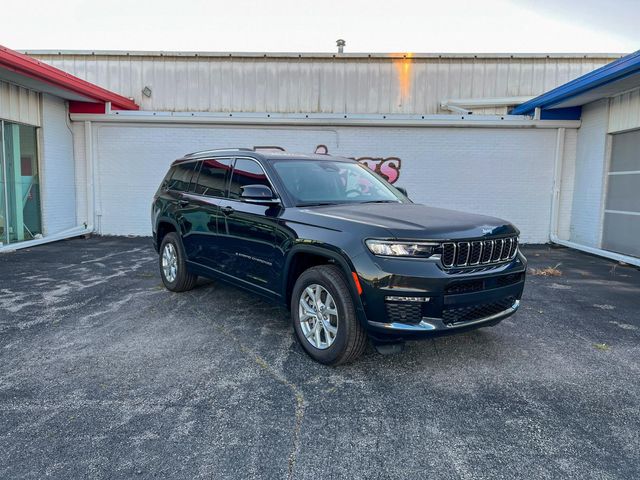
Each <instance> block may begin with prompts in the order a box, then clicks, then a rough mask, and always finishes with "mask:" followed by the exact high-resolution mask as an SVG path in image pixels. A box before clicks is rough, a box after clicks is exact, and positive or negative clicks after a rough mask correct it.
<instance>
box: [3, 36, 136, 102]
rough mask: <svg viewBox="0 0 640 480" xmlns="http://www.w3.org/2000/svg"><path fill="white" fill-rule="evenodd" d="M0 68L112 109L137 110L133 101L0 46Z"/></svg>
mask: <svg viewBox="0 0 640 480" xmlns="http://www.w3.org/2000/svg"><path fill="white" fill-rule="evenodd" d="M0 68H4V69H8V70H11V71H13V72H15V73H17V74H20V75H24V76H27V77H29V78H32V79H36V80H38V81H41V82H43V83H46V84H48V85H53V86H55V87H58V88H61V89H63V90H67V91H70V92H74V93H77V94H80V95H83V96H85V97H87V98H89V99H92V100H94V101H96V102H100V103H111V105H112V106H113V107H114V108H117V109H120V110H138V109H139V107H138V105H137V104H136V103H135V102H134V101H133V100H130V99H128V98H126V97H123V96H122V95H118V94H117V93H114V92H111V91H109V90H106V89H104V88H102V87H99V86H98V85H94V84H93V83H90V82H87V81H86V80H83V79H81V78H78V77H76V76H74V75H71V74H69V73H66V72H63V71H62V70H59V69H57V68H55V67H52V66H51V65H48V64H46V63H44V62H41V61H39V60H36V59H34V58H31V57H29V56H27V55H23V54H21V53H18V52H16V51H14V50H11V49H9V48H7V47H4V46H2V45H0Z"/></svg>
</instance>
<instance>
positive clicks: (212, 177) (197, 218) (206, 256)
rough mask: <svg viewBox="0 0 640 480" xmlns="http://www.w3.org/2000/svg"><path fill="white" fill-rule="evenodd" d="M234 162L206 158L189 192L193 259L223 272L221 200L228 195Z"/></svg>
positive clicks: (225, 159)
mask: <svg viewBox="0 0 640 480" xmlns="http://www.w3.org/2000/svg"><path fill="white" fill-rule="evenodd" d="M232 164H233V159H231V158H212V159H207V160H203V161H202V165H201V167H200V169H199V172H198V176H197V179H196V180H195V181H194V182H192V188H191V191H190V192H189V194H188V198H189V201H190V207H191V208H190V210H189V221H190V224H191V239H190V245H191V247H192V248H191V257H190V260H191V261H193V262H197V263H199V264H201V265H204V266H206V267H209V268H213V269H215V270H221V271H225V262H223V261H221V259H222V256H221V253H220V238H219V235H218V222H219V217H220V201H221V200H222V199H223V198H224V197H225V196H226V192H227V184H228V182H229V178H230V176H231V166H232Z"/></svg>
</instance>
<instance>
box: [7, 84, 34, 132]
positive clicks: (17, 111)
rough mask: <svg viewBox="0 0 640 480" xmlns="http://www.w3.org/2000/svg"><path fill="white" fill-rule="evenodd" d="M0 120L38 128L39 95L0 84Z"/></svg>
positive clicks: (10, 85)
mask: <svg viewBox="0 0 640 480" xmlns="http://www.w3.org/2000/svg"><path fill="white" fill-rule="evenodd" d="M0 118H2V119H4V120H10V121H14V122H18V123H27V124H29V125H35V126H40V94H39V93H37V92H34V91H32V90H28V89H26V88H22V87H18V86H17V85H13V84H11V83H6V82H0Z"/></svg>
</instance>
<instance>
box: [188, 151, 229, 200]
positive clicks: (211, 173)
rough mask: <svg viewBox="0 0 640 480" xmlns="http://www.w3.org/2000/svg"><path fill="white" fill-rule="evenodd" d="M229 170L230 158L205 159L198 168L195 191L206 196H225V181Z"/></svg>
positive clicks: (227, 178)
mask: <svg viewBox="0 0 640 480" xmlns="http://www.w3.org/2000/svg"><path fill="white" fill-rule="evenodd" d="M230 172H231V159H230V158H218V159H211V160H205V161H204V162H202V167H201V168H200V175H199V176H198V183H197V185H196V193H198V194H200V195H206V196H207V197H224V196H226V189H227V181H228V180H229V174H230Z"/></svg>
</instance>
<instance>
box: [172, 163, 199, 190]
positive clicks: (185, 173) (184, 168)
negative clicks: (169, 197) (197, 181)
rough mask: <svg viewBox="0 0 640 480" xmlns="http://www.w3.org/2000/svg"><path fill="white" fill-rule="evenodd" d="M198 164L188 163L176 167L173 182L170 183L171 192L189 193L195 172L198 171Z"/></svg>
mask: <svg viewBox="0 0 640 480" xmlns="http://www.w3.org/2000/svg"><path fill="white" fill-rule="evenodd" d="M197 166H198V162H188V163H181V164H179V165H176V167H174V168H175V170H174V172H173V175H171V180H170V181H169V186H168V187H167V188H168V189H169V190H177V191H179V192H187V191H189V184H190V183H191V178H192V177H193V172H195V171H196V167H197Z"/></svg>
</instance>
